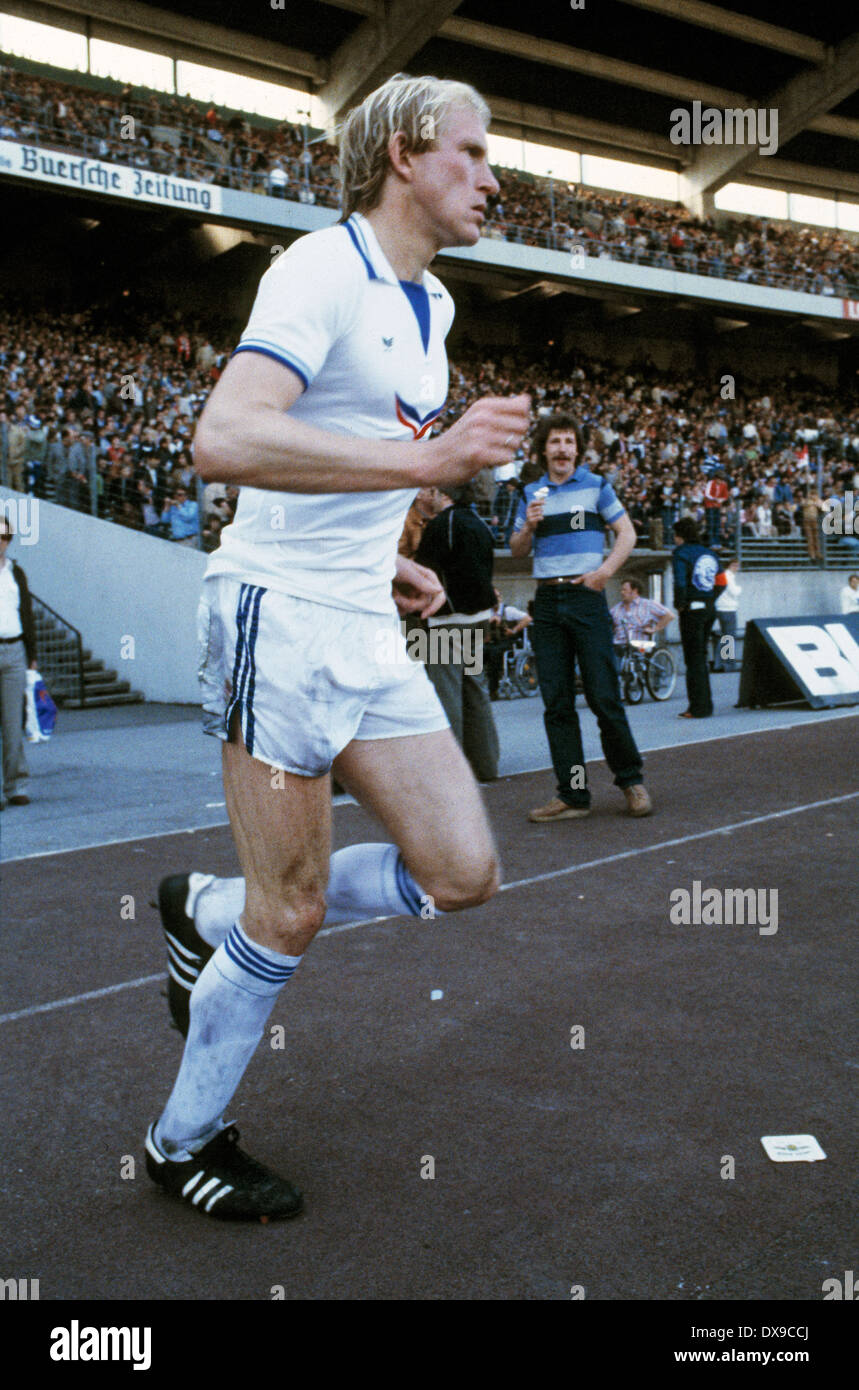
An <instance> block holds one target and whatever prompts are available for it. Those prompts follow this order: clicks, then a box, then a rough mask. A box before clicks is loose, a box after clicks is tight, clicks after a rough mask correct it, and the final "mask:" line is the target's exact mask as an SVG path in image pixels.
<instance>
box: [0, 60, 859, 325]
mask: <svg viewBox="0 0 859 1390" xmlns="http://www.w3.org/2000/svg"><path fill="white" fill-rule="evenodd" d="M0 74H2V86H0V139H4V140H21V141H31V142H33V143H37V144H39V145H41V146H45V147H47V148H51V149H53V148H57V149H72V150H75V151H79V152H80V153H82V154H85V155H88V156H90V157H95V158H98V159H103V160H109V161H112V162H114V163H122V164H129V165H131V166H132V167H134V168H139V169H151V170H153V171H154V172H156V173H159V174H170V175H174V176H177V177H181V178H188V179H193V180H195V181H197V182H204V183H213V184H217V185H220V186H224V187H230V188H242V189H247V190H250V191H253V192H257V193H268V194H270V195H272V196H275V197H284V198H290V199H294V200H297V201H303V202H310V203H319V204H321V205H323V206H325V207H337V206H338V197H339V195H338V184H337V175H338V167H337V150H336V148H335V147H334V146H333V145H331V144H330V143H328V142H327V141H326V140H325V139H324V138H323V137H321V136H320V137H318V138H314V139H313V140H311V141H309V142H308V143H305V134H304V132H303V131H302V128H301V127H300V126H296V125H293V124H290V123H289V122H281V123H279V124H275V123H272V122H264V121H263V120H262V119H261V118H259V117H257V118H255V119H253V120H252V119H250V118H249V117H248V116H246V115H240V114H238V113H227V112H224V111H221V110H219V109H218V108H216V107H215V106H214V105H208V106H207V105H206V104H205V103H201V102H196V101H193V100H192V99H190V98H188V97H177V96H171V95H165V94H162V93H158V92H151V93H149V94H142V93H141V91H140V90H139V89H136V90H133V89H132V88H131V87H124V88H122V89H121V90H120V91H118V92H108V91H107V90H99V91H96V90H92V89H89V88H85V87H82V86H80V85H76V84H73V83H70V82H58V81H55V80H53V79H48V78H44V77H41V76H37V75H35V74H31V73H26V72H22V71H19V70H17V69H15V68H11V67H6V68H0ZM129 117H130V118H131V119H130V120H129ZM496 174H497V177H498V180H499V183H500V185H501V189H500V192H499V194H498V196H497V198H496V199H494V200H493V203H492V205H491V206H490V209H489V217H488V219H487V223H486V226H485V228H484V235H486V236H489V237H494V238H498V239H501V240H507V241H512V242H517V243H521V244H524V245H528V246H548V247H554V248H555V249H558V250H563V251H568V252H573V253H575V254H578V255H582V256H584V257H594V258H597V259H599V258H607V259H610V260H620V261H629V262H636V263H639V264H642V265H649V266H655V267H659V268H666V269H671V270H680V271H686V272H688V273H690V274H696V275H709V276H715V277H717V278H720V279H721V278H727V279H733V280H741V281H746V282H750V283H754V284H760V285H769V286H777V287H780V288H785V289H796V290H804V291H806V292H808V293H812V294H820V295H838V296H843V297H848V298H850V297H859V243H857V241H855V240H853V239H851V237H850V236H849V235H847V234H846V233H843V232H836V231H830V230H827V229H825V228H819V227H817V228H812V227H803V226H798V225H796V224H792V223H782V222H773V221H768V220H764V219H760V218H753V217H738V216H727V215H724V214H720V216H719V218H718V220H716V219H714V218H705V219H700V218H697V217H695V216H693V214H692V213H690V212H689V211H688V210H687V209H686V208H684V207H683V206H682V205H681V204H670V203H659V202H656V201H654V200H652V199H647V198H642V197H637V196H632V195H628V194H618V193H605V192H600V191H598V190H596V189H592V188H585V187H583V186H580V185H572V184H567V183H563V182H562V181H558V180H555V181H551V180H548V179H546V178H538V177H536V176H532V175H528V174H523V173H521V172H519V171H515V170H509V169H498V170H496Z"/></svg>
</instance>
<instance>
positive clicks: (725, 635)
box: [712, 560, 743, 673]
mask: <svg viewBox="0 0 859 1390" xmlns="http://www.w3.org/2000/svg"><path fill="white" fill-rule="evenodd" d="M739 571H740V562H739V560H731V561H730V563H729V564H728V565H726V567H725V571H724V574H725V587H724V588H723V589H722V590H721V593H720V595H719V597H718V598H717V599H716V621H717V623H718V624H719V636H718V638H717V637H716V635H715V633H714V634H713V666H712V669H713V671H715V672H717V673H718V672H721V671H735V670H736V669H737V610H738V609H739V606H740V594H741V593H742V592H743V589H742V585H741V584H738V583H737V575H738V574H739Z"/></svg>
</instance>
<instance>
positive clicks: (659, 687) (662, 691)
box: [646, 648, 677, 700]
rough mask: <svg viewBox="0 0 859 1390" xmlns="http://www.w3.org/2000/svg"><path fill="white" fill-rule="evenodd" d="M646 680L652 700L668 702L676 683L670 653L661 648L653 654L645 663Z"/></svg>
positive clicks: (675, 670) (672, 658)
mask: <svg viewBox="0 0 859 1390" xmlns="http://www.w3.org/2000/svg"><path fill="white" fill-rule="evenodd" d="M646 680H647V688H648V690H649V691H650V693H651V695H652V696H653V698H654V700H668V699H669V698H670V697H671V695H672V694H673V693H674V686H675V684H676V683H677V667H676V665H675V663H674V657H673V656H672V655H671V653H670V652H667V651H665V649H664V648H662V649H661V650H660V651H658V652H654V653H653V655H652V656H651V658H650V660H649V661H648V663H647V672H646Z"/></svg>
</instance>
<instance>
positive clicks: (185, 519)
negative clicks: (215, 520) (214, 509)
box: [161, 487, 200, 549]
mask: <svg viewBox="0 0 859 1390" xmlns="http://www.w3.org/2000/svg"><path fill="white" fill-rule="evenodd" d="M161 523H162V525H166V526H167V527H168V528H169V533H170V539H171V540H172V541H177V542H178V544H179V545H187V546H189V547H191V546H193V547H194V548H195V549H196V548H197V543H198V540H199V536H200V509H199V507H198V506H197V503H196V502H195V501H193V499H192V498H190V497H189V496H188V493H187V490H186V489H185V488H183V487H177V488H176V491H175V493H174V494H173V496H172V497H168V498H167V499H166V501H165V503H164V510H163V511H162V513H161Z"/></svg>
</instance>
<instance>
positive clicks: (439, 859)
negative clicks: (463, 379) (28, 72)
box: [146, 76, 530, 1221]
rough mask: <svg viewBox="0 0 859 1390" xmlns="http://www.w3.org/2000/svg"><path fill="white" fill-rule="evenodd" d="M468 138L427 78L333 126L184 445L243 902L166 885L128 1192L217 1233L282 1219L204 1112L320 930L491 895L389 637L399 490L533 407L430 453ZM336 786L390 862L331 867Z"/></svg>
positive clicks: (503, 430) (465, 114)
mask: <svg viewBox="0 0 859 1390" xmlns="http://www.w3.org/2000/svg"><path fill="white" fill-rule="evenodd" d="M489 117H490V113H489V109H488V107H487V106H486V104H485V102H484V101H483V99H482V98H481V97H480V96H479V95H478V93H477V92H475V91H474V89H473V88H471V87H467V86H465V85H464V84H461V83H455V82H447V81H439V80H438V79H436V78H431V77H426V78H410V77H403V76H397V77H394V78H391V79H390V81H388V82H386V83H385V84H384V86H382V87H380V88H379V89H378V90H377V91H375V92H373V93H371V94H370V95H369V96H368V97H367V98H365V100H364V101H363V102H362V103H361V105H360V106H358V107H356V108H355V109H354V110H352V111H351V112H350V114H349V116H348V117H347V119H346V121H345V123H344V126H343V129H342V132H341V139H340V171H341V183H342V194H343V217H342V220H341V221H340V222H339V223H338V224H337V225H336V226H331V227H326V228H325V229H323V230H321V231H318V232H312V233H310V234H309V235H306V236H302V237H300V238H299V239H298V240H296V241H295V242H293V244H292V245H291V246H290V247H289V248H288V250H287V251H285V252H284V253H283V254H282V255H280V256H279V257H278V259H277V260H276V261H275V262H274V263H273V264H272V266H271V267H270V268H269V270H268V271H267V272H266V274H265V275H264V276H263V279H262V282H261V284H260V287H259V291H258V294H257V298H256V302H255V304H254V307H253V310H252V313H251V317H250V322H249V323H248V326H247V328H246V329H245V332H244V333H243V334H242V337H241V341H240V342H239V345H238V348H237V349H236V352H235V353H234V355H233V357H232V359H231V361H230V362H229V363H228V365H227V367H226V369H225V370H224V372H223V374H222V375H221V377H220V378H219V380H218V382H217V384H216V386H215V388H214V390H213V391H212V393H211V395H210V397H209V400H208V402H207V404H206V408H205V410H204V412H203V414H202V416H201V417H200V421H199V423H198V426H197V432H196V438H195V445H194V448H195V461H196V466H197V471H198V472H199V473H200V475H201V477H202V478H203V480H204V481H205V482H207V483H210V482H228V483H232V484H235V485H237V486H238V487H239V488H240V492H239V502H238V508H237V511H236V515H235V519H234V521H233V522H232V524H231V525H230V526H228V527H226V528H225V530H224V531H223V533H222V541H221V546H220V548H219V549H218V550H217V551H215V552H214V553H213V554H212V556H211V558H210V560H209V566H208V569H207V572H206V579H205V584H204V597H203V600H202V602H201V606H200V619H199V626H200V639H201V681H202V684H203V692H204V727H205V728H206V731H207V732H210V733H212V734H215V735H216V736H217V737H218V738H220V739H221V740H222V741H223V771H224V788H225V793H226V803H227V809H228V813H229V816H230V823H231V826H232V830H233V835H234V838H235V842H236V848H237V850H238V857H239V862H240V864H241V867H242V870H243V878H239V879H229V880H214V879H213V878H212V877H211V875H208V876H206V875H200V874H191V875H176V876H174V877H173V878H171V879H165V880H164V881H163V882H162V884H161V885H160V888H159V904H160V908H161V914H162V921H163V923H164V929H165V935H166V937H167V944H168V956H169V962H170V981H169V988H168V1001H169V1003H170V1007H171V1012H172V1013H173V1017H174V1021H175V1022H176V1023H177V1026H178V1027H179V1028H180V1031H187V1038H188V1041H187V1045H186V1048H185V1053H184V1056H183V1059H182V1065H181V1068H180V1071H179V1075H178V1078H177V1080H176V1084H175V1086H174V1088H173V1092H172V1094H171V1096H170V1098H169V1100H168V1102H167V1107H166V1109H165V1110H164V1111H163V1113H162V1115H161V1116H160V1118H159V1120H158V1121H157V1122H156V1124H154V1125H152V1126H151V1127H150V1130H149V1133H148V1134H147V1138H146V1167H147V1172H148V1173H149V1176H150V1177H151V1178H152V1179H153V1181H155V1182H156V1183H158V1184H159V1185H160V1186H161V1187H163V1188H164V1189H165V1190H166V1191H167V1192H168V1193H171V1194H172V1195H174V1196H175V1197H176V1198H178V1199H180V1200H182V1201H184V1202H185V1203H186V1204H188V1205H191V1206H193V1207H194V1208H195V1209H196V1210H197V1211H200V1212H202V1213H204V1214H208V1215H209V1216H212V1217H214V1218H221V1219H235V1220H257V1221H267V1220H274V1219H277V1218H283V1217H287V1216H293V1215H295V1214H296V1213H297V1212H298V1211H299V1210H300V1209H301V1205H302V1200H301V1194H300V1193H299V1192H297V1191H296V1190H295V1189H294V1188H293V1186H292V1185H291V1184H290V1183H289V1182H287V1181H286V1180H285V1179H282V1178H280V1177H278V1176H277V1175H276V1174H274V1173H271V1172H269V1171H268V1170H267V1169H265V1168H263V1166H262V1165H261V1164H258V1163H257V1162H256V1161H255V1160H253V1159H251V1158H249V1157H248V1156H247V1155H246V1154H244V1153H243V1152H242V1151H241V1150H240V1149H238V1148H237V1147H236V1141H237V1137H238V1136H237V1131H236V1130H235V1129H234V1128H233V1127H231V1126H228V1125H226V1122H225V1121H224V1119H223V1114H224V1110H225V1108H226V1106H227V1105H228V1104H229V1102H230V1100H231V1098H232V1096H233V1093H234V1092H235V1089H236V1087H237V1086H238V1084H239V1082H240V1080H241V1077H242V1075H243V1073H244V1070H245V1068H246V1066H247V1064H248V1062H249V1061H250V1058H251V1057H252V1055H253V1053H254V1052H255V1050H256V1048H257V1045H258V1043H259V1041H260V1038H261V1037H262V1035H263V1031H264V1029H265V1025H266V1021H267V1019H268V1016H269V1014H270V1012H271V1009H272V1008H273V1006H274V1003H275V1000H276V998H277V995H278V993H279V992H280V990H281V988H282V987H283V985H284V984H285V983H286V981H287V980H288V978H289V977H290V976H291V975H292V973H293V971H294V970H295V969H296V967H297V966H298V964H299V961H300V959H301V956H302V955H303V953H304V951H305V950H306V949H307V947H308V946H309V944H310V942H311V941H312V940H313V937H314V936H315V935H316V933H317V932H318V930H319V928H320V927H321V926H322V924H323V922H325V923H326V924H330V923H331V922H336V921H341V922H343V921H356V920H361V919H363V918H372V917H377V916H380V915H392V914H411V915H413V916H416V917H419V918H425V917H429V916H433V915H434V914H435V912H436V911H443V912H451V911H456V910H458V909H460V908H466V907H472V906H475V905H476V904H478V903H482V902H485V901H487V900H488V899H489V898H490V897H491V896H492V895H493V894H494V893H495V891H496V889H497V887H498V877H499V871H498V860H497V854H496V850H495V846H494V842H493V837H492V833H491V830H490V827H489V824H488V821H487V818H486V815H485V812H484V808H483V804H482V801H481V798H480V792H479V789H478V787H477V783H476V781H475V779H474V776H473V774H472V772H471V770H470V768H469V766H468V763H467V761H466V759H465V757H464V755H463V753H462V751H461V750H460V748H459V747H458V745H457V743H456V740H455V739H454V737H453V734H452V732H451V730H450V728H449V727H448V722H447V719H446V717H445V715H444V712H443V710H442V707H441V705H440V703H439V700H438V697H437V695H436V693H435V691H434V690H433V688H432V686H431V685H430V683H429V681H428V679H427V676H426V673H425V671H424V670H423V668H422V667H421V666H419V665H418V664H417V663H415V662H412V661H410V660H409V657H408V653H407V650H406V645H405V641H404V639H403V636H402V633H401V631H400V623H399V617H400V616H405V615H406V614H408V613H415V614H417V615H418V616H420V617H421V618H427V619H428V618H429V617H430V616H431V615H432V614H434V613H436V612H437V611H438V610H439V609H440V608H441V606H442V605H443V604H444V602H445V593H444V590H443V588H442V586H441V584H440V582H439V580H438V579H437V577H436V575H435V574H433V573H432V572H431V571H430V570H428V569H424V568H423V567H421V566H420V565H417V564H416V563H415V562H414V561H412V560H407V559H406V558H405V557H404V556H402V555H398V553H397V543H398V540H399V538H400V534H401V532H402V529H403V522H404V519H405V516H406V513H407V511H408V508H409V505H410V503H411V502H412V499H413V498H414V497H415V495H416V493H417V491H418V489H419V488H421V487H430V486H434V485H438V486H439V487H441V488H444V487H448V488H450V487H453V486H457V485H459V484H462V483H465V482H467V481H468V480H469V479H470V478H472V477H473V476H474V475H475V474H476V473H478V472H479V471H480V469H481V468H496V467H498V466H499V465H500V464H503V463H509V462H511V461H512V459H513V458H514V457H515V455H516V453H517V450H518V449H519V447H520V445H521V443H522V441H523V439H524V437H525V434H526V432H527V430H528V427H529V423H530V400H529V398H528V396H526V395H522V396H515V397H506V398H501V397H496V398H492V397H488V398H485V399H483V400H481V401H478V402H476V403H475V404H474V405H472V406H470V407H469V409H468V410H466V411H465V413H464V414H463V415H462V417H461V418H460V419H459V420H457V422H456V423H455V424H454V425H452V426H451V428H450V429H449V430H447V431H446V432H444V433H442V434H440V435H439V436H438V437H437V438H434V439H432V438H430V437H429V435H430V430H431V429H432V426H433V422H434V421H435V420H436V419H437V418H438V416H439V415H440V414H441V412H442V410H443V409H444V404H445V398H446V396H447V389H448V367H447V356H446V352H445V346H444V343H445V337H446V335H447V332H448V329H449V328H450V325H451V320H452V318H453V303H452V300H451V298H450V295H449V294H448V292H447V290H446V289H445V288H444V286H443V285H442V284H441V283H440V281H439V280H437V279H436V277H435V276H434V275H432V274H430V272H429V270H428V269H427V267H428V266H429V264H430V262H431V261H432V260H433V258H434V257H435V255H436V253H437V252H438V251H439V250H440V249H441V248H442V247H447V246H473V245H474V244H475V243H476V242H477V241H478V239H479V237H480V230H481V227H482V226H483V223H484V221H485V217H486V205H487V201H488V199H489V198H490V197H492V196H493V195H494V194H495V193H497V192H498V187H499V186H498V183H497V181H496V179H495V177H494V175H493V174H492V171H491V169H490V167H489V163H488V150H487V141H486V128H487V125H488V123H489ZM392 586H393V593H392ZM398 615H399V616H398ZM332 768H333V770H334V773H335V775H336V777H337V779H338V781H339V782H340V783H341V784H342V785H343V786H345V787H346V788H347V789H348V790H349V791H350V792H351V793H352V794H353V795H354V796H355V797H356V799H357V800H358V801H359V802H360V803H361V804H362V805H363V806H364V807H365V808H366V809H367V810H369V811H370V812H372V813H373V814H374V815H375V817H376V819H378V820H379V821H380V822H381V823H382V825H384V826H385V828H386V829H387V831H388V833H389V834H390V835H391V836H392V838H393V839H395V841H396V843H393V844H367V845H353V846H349V847H348V848H345V849H343V850H340V851H338V853H337V854H335V855H334V856H332V857H331V858H330V864H329V856H330V853H331V851H330V839H331V803H330V773H331V771H332Z"/></svg>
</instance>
